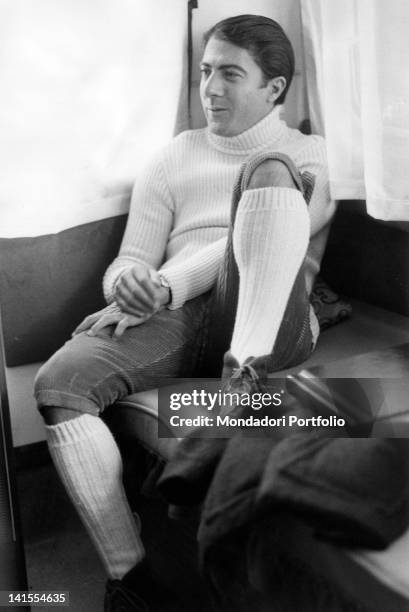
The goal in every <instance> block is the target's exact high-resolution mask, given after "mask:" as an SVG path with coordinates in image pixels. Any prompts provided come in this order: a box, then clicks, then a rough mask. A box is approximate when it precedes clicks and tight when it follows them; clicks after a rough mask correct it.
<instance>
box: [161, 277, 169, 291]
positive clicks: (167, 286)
mask: <svg viewBox="0 0 409 612" xmlns="http://www.w3.org/2000/svg"><path fill="white" fill-rule="evenodd" d="M159 278H160V284H161V285H162V287H165V289H170V285H169V283H168V281H167V280H166V278H164V277H163V276H162V274H160V275H159Z"/></svg>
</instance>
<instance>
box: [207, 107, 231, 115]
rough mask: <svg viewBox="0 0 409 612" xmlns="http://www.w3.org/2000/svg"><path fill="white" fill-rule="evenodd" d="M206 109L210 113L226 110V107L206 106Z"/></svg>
mask: <svg viewBox="0 0 409 612" xmlns="http://www.w3.org/2000/svg"><path fill="white" fill-rule="evenodd" d="M207 110H208V111H209V112H211V113H221V112H223V111H226V110H227V109H226V108H221V107H218V106H208V107H207Z"/></svg>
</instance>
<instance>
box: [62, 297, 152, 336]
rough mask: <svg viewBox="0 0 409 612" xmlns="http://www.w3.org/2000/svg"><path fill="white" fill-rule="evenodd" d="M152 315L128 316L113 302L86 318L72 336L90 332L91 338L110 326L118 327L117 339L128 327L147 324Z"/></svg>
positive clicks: (115, 334) (115, 331) (116, 330)
mask: <svg viewBox="0 0 409 612" xmlns="http://www.w3.org/2000/svg"><path fill="white" fill-rule="evenodd" d="M151 315H152V313H148V314H144V315H141V316H134V315H130V314H127V313H125V312H122V310H121V309H120V308H119V306H118V305H117V304H116V303H115V302H113V303H112V304H109V306H107V307H106V308H103V309H102V310H99V311H98V312H94V314H91V315H89V316H88V317H85V319H84V320H83V321H82V323H80V324H79V325H78V327H77V328H76V329H75V330H74V331H73V334H72V335H73V336H76V335H78V334H80V333H81V332H84V331H87V330H88V331H87V334H88V335H89V336H96V335H97V333H98V332H99V331H100V330H101V329H103V328H104V327H107V326H108V325H116V327H115V330H114V334H113V335H114V336H115V337H119V336H122V334H123V333H124V331H125V330H126V328H127V327H135V326H136V325H141V324H142V323H145V321H147V320H148V319H149V318H150V317H151Z"/></svg>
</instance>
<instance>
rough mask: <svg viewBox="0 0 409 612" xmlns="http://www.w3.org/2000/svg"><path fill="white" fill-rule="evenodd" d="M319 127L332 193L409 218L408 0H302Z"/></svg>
mask: <svg viewBox="0 0 409 612" xmlns="http://www.w3.org/2000/svg"><path fill="white" fill-rule="evenodd" d="M301 7H302V20H303V33H304V45H305V61H306V70H307V83H308V97H309V105H310V116H311V120H312V128H313V131H315V132H317V133H321V134H323V135H325V137H326V139H327V145H328V155H329V168H330V180H331V191H332V196H333V198H335V199H366V203H367V210H368V213H369V214H370V215H372V216H373V217H375V218H378V219H384V220H409V68H408V61H409V60H408V58H409V34H408V33H409V1H408V0H343V1H342V2H335V1H330V0H301Z"/></svg>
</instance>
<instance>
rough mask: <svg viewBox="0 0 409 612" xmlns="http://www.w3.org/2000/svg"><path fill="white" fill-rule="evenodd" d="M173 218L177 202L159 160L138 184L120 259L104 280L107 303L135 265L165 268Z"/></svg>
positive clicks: (132, 201)
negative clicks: (119, 283)
mask: <svg viewBox="0 0 409 612" xmlns="http://www.w3.org/2000/svg"><path fill="white" fill-rule="evenodd" d="M173 215H174V201H173V198H172V194H171V192H170V189H169V186H168V184H167V181H166V178H165V174H164V171H163V167H162V162H161V158H160V157H158V158H156V159H155V160H154V161H153V162H152V163H151V164H150V166H149V167H148V168H147V170H146V171H145V172H144V174H143V176H142V178H141V179H140V180H138V181H137V182H136V183H135V186H134V189H133V192H132V198H131V205H130V210H129V217H128V222H127V226H126V229H125V233H124V237H123V239H122V244H121V248H120V251H119V255H118V257H116V259H114V261H113V262H112V264H111V265H110V266H109V267H108V269H107V271H106V273H105V276H104V280H103V290H104V296H105V299H106V300H107V302H108V303H109V302H112V300H113V291H114V286H115V283H116V281H117V279H118V278H119V276H120V275H121V274H122V273H123V272H125V271H126V270H128V269H129V268H131V267H132V266H133V265H134V264H135V263H143V264H145V265H146V266H148V267H149V268H155V269H158V268H159V266H160V265H161V264H162V262H163V259H164V256H165V251H166V245H167V242H168V238H169V234H170V231H171V228H172V223H173Z"/></svg>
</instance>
